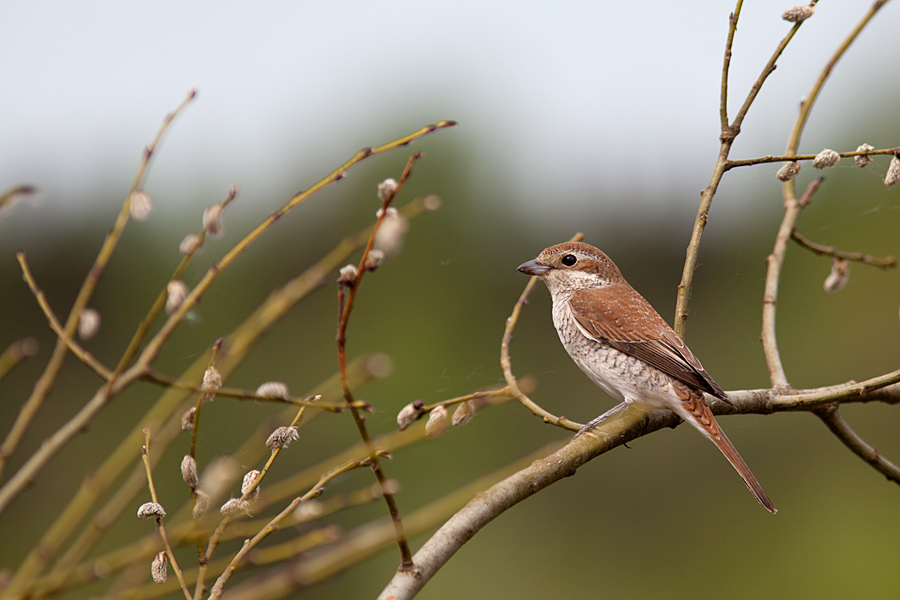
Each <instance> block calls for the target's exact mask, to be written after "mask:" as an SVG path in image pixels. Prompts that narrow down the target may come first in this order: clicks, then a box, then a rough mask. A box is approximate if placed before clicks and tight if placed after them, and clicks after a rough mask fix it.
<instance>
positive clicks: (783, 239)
mask: <svg viewBox="0 0 900 600" xmlns="http://www.w3.org/2000/svg"><path fill="white" fill-rule="evenodd" d="M823 179H824V178H823V177H819V178H818V179H815V180H813V181H812V182H810V184H809V186H808V187H807V188H806V192H805V193H804V194H803V197H802V198H801V199H800V200H796V199H792V200H789V199H786V200H785V202H784V208H785V210H784V218H783V219H782V221H781V226H779V228H778V234H777V235H776V236H775V247H774V248H773V249H772V253H771V254H770V255H769V256H768V257H767V258H766V284H765V291H764V292H763V314H762V333H761V335H760V339H761V340H762V344H763V354H764V355H765V357H766V365H768V367H769V381H770V382H771V384H772V387H773V388H774V389H779V390H780V389H787V388H788V387H789V386H788V381H787V376H786V375H785V373H784V365H783V364H782V362H781V354H780V353H779V351H778V341H777V339H776V337H775V305H776V303H777V301H778V284H779V281H780V280H781V267H782V265H783V264H784V255H785V253H786V252H787V245H788V242H789V241H790V239H791V234H792V233H793V232H794V230H795V229H796V228H797V221H798V220H799V219H800V213H801V212H803V209H804V208H805V207H806V206H807V205H808V204H809V203H810V200H811V198H812V195H813V194H815V193H816V190H818V189H819V184H821V183H822V181H823ZM787 183H792V182H787ZM786 188H787V184H785V189H786ZM791 198H793V196H792V195H791Z"/></svg>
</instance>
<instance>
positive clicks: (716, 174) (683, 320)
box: [673, 0, 800, 339]
mask: <svg viewBox="0 0 900 600" xmlns="http://www.w3.org/2000/svg"><path fill="white" fill-rule="evenodd" d="M742 4H743V0H738V3H737V6H736V8H735V11H734V13H732V17H731V19H730V21H729V33H728V42H727V43H726V46H725V60H724V61H723V68H722V77H723V81H722V96H721V100H720V107H719V112H720V118H724V117H725V115H726V111H725V108H724V107H725V106H726V105H727V102H728V98H727V90H728V83H727V79H726V78H727V75H728V64H729V63H730V60H731V59H730V52H731V44H732V43H733V41H734V31H733V29H736V28H737V22H738V17H739V16H740V9H741V5H742ZM799 28H800V23H796V24H795V25H794V26H793V27H791V30H790V31H789V32H788V34H787V35H786V36H785V37H784V39H782V40H781V42H780V43H779V44H778V46H777V47H776V48H775V51H774V52H773V53H772V56H771V57H770V58H769V62H767V63H766V66H765V67H763V70H762V72H761V73H760V74H759V77H757V79H756V82H755V83H754V84H753V86H752V87H751V88H750V92H749V93H748V94H747V98H746V99H745V100H744V104H743V105H742V106H741V108H740V110H738V113H737V115H736V116H735V118H734V122H733V123H732V124H731V125H728V124H727V123H726V122H725V121H724V120H723V124H724V126H723V127H722V131H721V133H720V135H719V141H720V142H721V145H720V146H719V156H718V158H717V159H716V166H715V167H714V168H713V174H712V176H711V177H710V180H709V184H708V185H707V186H706V188H705V189H704V190H703V191H702V192H701V193H700V206H699V207H698V208H697V217H696V218H695V219H694V229H693V231H692V232H691V241H690V242H689V243H688V247H687V252H686V255H685V259H684V269H683V270H682V273H681V282H680V283H679V284H678V296H677V299H676V302H675V322H674V326H673V329H674V330H675V334H676V335H678V337H680V338H682V339H684V334H685V329H686V328H687V317H688V310H687V306H688V301H689V299H690V297H691V287H692V286H693V282H694V270H695V269H696V268H697V260H698V258H699V256H700V240H701V239H702V237H703V230H704V229H706V221H707V219H708V218H709V209H710V207H711V206H712V201H713V198H714V197H715V195H716V191H717V190H718V189H719V183H720V182H721V181H722V176H723V175H724V174H725V172H726V171H727V170H728V169H729V167H728V163H729V161H728V154H729V153H730V152H731V146H732V144H733V143H734V140H735V138H736V137H737V136H738V135H739V134H740V132H741V123H743V121H744V117H745V116H746V115H747V111H749V110H750V106H751V105H752V104H753V101H754V100H755V99H756V96H757V95H758V94H759V91H760V90H761V89H762V86H763V84H764V83H765V81H766V79H767V78H768V77H769V75H771V74H772V71H774V70H775V62H776V61H777V60H778V57H779V56H781V53H782V52H783V51H784V49H785V47H786V46H787V44H788V42H790V41H791V38H793V37H794V34H795V33H796V32H797V30H798V29H799Z"/></svg>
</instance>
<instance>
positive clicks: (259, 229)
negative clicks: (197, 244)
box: [135, 121, 456, 369]
mask: <svg viewBox="0 0 900 600" xmlns="http://www.w3.org/2000/svg"><path fill="white" fill-rule="evenodd" d="M455 126H456V122H455V121H441V122H439V123H435V124H434V125H427V126H425V127H423V128H421V129H419V130H418V131H415V132H413V133H411V134H409V135H406V136H404V137H402V138H399V139H396V140H394V141H393V142H388V143H387V144H383V145H381V146H377V147H375V148H363V149H362V150H360V151H359V152H357V153H356V154H355V155H354V156H353V157H352V158H350V160H348V161H347V162H345V163H344V164H343V165H341V166H340V167H338V168H337V169H335V170H334V171H332V172H331V173H330V174H328V175H326V176H325V177H323V178H322V179H320V180H319V181H318V182H317V183H315V184H314V185H313V186H312V187H310V188H309V189H307V190H304V191H302V192H298V193H297V194H294V196H292V197H291V199H290V200H289V201H288V202H287V203H286V204H285V205H284V206H282V207H281V208H279V209H278V210H276V211H275V212H274V213H272V214H271V215H270V216H268V217H267V218H266V219H265V220H263V222H262V223H260V224H259V225H257V226H256V227H255V228H254V229H253V231H251V232H250V233H248V234H247V235H246V236H244V238H243V239H241V240H240V241H239V242H238V243H237V244H235V245H234V247H233V248H232V249H231V250H229V251H228V252H226V253H225V255H224V256H223V257H222V258H221V259H220V260H219V261H217V262H215V263H213V264H212V265H211V266H210V267H209V269H208V270H207V271H206V274H205V275H204V276H203V278H202V279H201V280H200V282H199V283H197V285H195V286H194V288H193V289H192V290H191V291H190V293H189V294H188V295H187V296H186V297H185V299H184V302H182V303H181V306H179V307H178V308H177V309H176V310H175V311H174V312H173V313H172V314H171V315H170V316H169V319H168V320H167V321H166V322H165V323H164V324H163V326H162V327H161V328H160V330H159V331H158V332H157V333H156V335H154V336H153V338H152V339H151V340H150V341H149V342H147V345H146V346H145V347H144V349H143V351H142V352H141V354H140V357H139V358H138V360H137V363H136V364H135V367H138V368H144V369H145V368H147V367H149V365H150V364H152V363H153V361H154V359H155V358H156V355H157V354H158V353H159V351H160V349H161V348H162V345H163V344H164V343H165V342H166V340H168V339H169V337H170V336H171V335H172V333H173V332H174V330H175V328H176V327H177V326H178V324H179V323H181V321H182V320H183V319H184V317H185V315H187V313H188V311H189V310H191V309H192V308H193V307H194V306H196V304H197V302H198V301H199V300H200V297H201V296H202V295H203V294H204V293H205V292H206V290H208V289H209V288H210V286H212V284H213V282H214V281H215V280H216V278H217V277H218V276H219V274H220V273H221V272H222V271H223V270H224V269H225V268H227V267H228V266H230V265H231V264H232V263H233V262H234V261H235V259H237V257H238V256H239V255H240V254H241V253H242V252H243V251H244V250H246V249H247V247H248V246H249V245H250V244H251V243H253V242H254V241H256V239H257V238H259V237H260V236H261V235H262V234H263V232H265V231H266V230H267V229H268V228H269V227H271V226H272V225H273V224H274V223H275V222H276V221H278V220H279V219H281V217H283V216H284V215H285V214H287V212H288V211H290V210H291V209H292V208H294V207H296V206H297V205H299V204H300V203H302V202H303V201H304V200H306V199H307V198H309V197H310V196H312V194H314V193H315V192H317V191H319V190H320V189H322V188H324V187H326V186H328V185H330V184H332V183H334V182H336V181H340V180H341V179H343V178H344V175H345V172H346V171H347V169H349V168H350V167H352V166H354V165H355V164H357V163H358V162H360V161H362V160H365V159H367V158H369V157H370V156H375V155H376V154H380V153H382V152H386V151H388V150H392V149H394V148H398V147H400V146H405V145H407V144H409V143H410V142H412V141H414V140H416V139H418V138H420V137H422V136H424V135H427V134H429V133H432V132H434V131H437V130H439V129H446V128H448V127H455Z"/></svg>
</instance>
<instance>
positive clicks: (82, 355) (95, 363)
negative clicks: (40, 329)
mask: <svg viewBox="0 0 900 600" xmlns="http://www.w3.org/2000/svg"><path fill="white" fill-rule="evenodd" d="M16 259H17V260H18V261H19V266H20V267H21V268H22V277H23V278H24V279H25V283H26V284H28V289H30V290H31V293H32V294H34V298H35V300H37V303H38V306H40V308H41V310H42V311H43V312H44V316H45V317H47V321H48V322H49V323H50V329H52V330H53V333H55V334H56V337H57V338H58V339H59V341H61V342H63V343H64V344H65V345H66V347H67V348H68V349H69V350H71V351H72V354H74V355H75V356H76V357H77V358H78V360H80V361H81V362H83V363H84V364H85V365H87V367H88V368H89V369H90V370H92V371H93V372H94V373H96V374H97V375H99V376H100V378H101V379H103V380H104V381H109V380H110V378H111V377H112V371H110V370H109V369H107V368H106V366H105V365H104V364H103V363H101V362H100V361H99V360H97V359H96V358H94V355H93V354H91V353H90V352H88V351H87V350H85V349H84V348H82V347H81V346H80V345H79V344H78V342H76V341H75V340H74V339H72V336H71V335H69V334H68V333H66V330H65V329H64V328H63V326H62V324H61V323H60V322H59V319H58V318H57V317H56V315H55V314H54V313H53V309H52V308H50V304H49V303H48V302H47V297H46V296H45V295H44V292H43V291H42V290H41V289H40V288H39V287H38V285H37V282H36V281H35V280H34V275H32V274H31V269H30V268H29V267H28V262H27V261H26V260H25V253H24V252H22V251H19V252H17V253H16Z"/></svg>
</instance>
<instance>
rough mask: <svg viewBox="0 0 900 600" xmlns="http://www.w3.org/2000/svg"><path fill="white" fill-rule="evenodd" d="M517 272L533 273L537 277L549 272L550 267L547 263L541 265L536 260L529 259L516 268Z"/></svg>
mask: <svg viewBox="0 0 900 600" xmlns="http://www.w3.org/2000/svg"><path fill="white" fill-rule="evenodd" d="M516 270H517V271H518V272H519V273H525V274H526V275H535V276H537V277H541V276H543V275H546V274H547V273H549V272H550V267H548V266H547V265H542V264H541V263H539V262H538V261H536V260H529V261H528V262H524V263H522V264H521V265H519V267H518V268H517V269H516Z"/></svg>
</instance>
